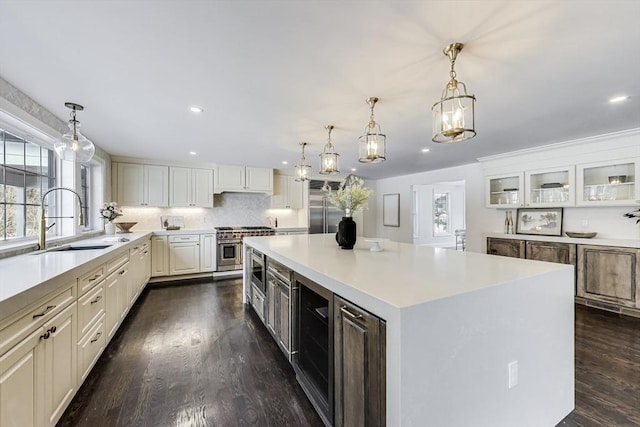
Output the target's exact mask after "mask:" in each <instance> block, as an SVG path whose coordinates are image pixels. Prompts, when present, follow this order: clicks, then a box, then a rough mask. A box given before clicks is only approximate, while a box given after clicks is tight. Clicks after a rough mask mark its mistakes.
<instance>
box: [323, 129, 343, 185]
mask: <svg viewBox="0 0 640 427" xmlns="http://www.w3.org/2000/svg"><path fill="white" fill-rule="evenodd" d="M325 129H326V130H327V132H328V133H329V139H328V140H327V144H326V145H325V146H324V149H323V150H322V154H320V173H321V174H322V175H335V174H338V173H340V170H339V169H338V156H340V155H339V154H338V153H336V148H335V147H334V146H333V143H332V142H331V131H332V130H333V125H328V126H327V127H325Z"/></svg>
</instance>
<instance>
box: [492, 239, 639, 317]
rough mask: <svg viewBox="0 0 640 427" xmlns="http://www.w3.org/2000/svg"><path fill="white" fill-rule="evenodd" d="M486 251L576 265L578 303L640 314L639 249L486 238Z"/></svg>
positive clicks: (636, 315) (635, 315) (633, 314)
mask: <svg viewBox="0 0 640 427" xmlns="http://www.w3.org/2000/svg"><path fill="white" fill-rule="evenodd" d="M487 253H488V254H492V255H501V256H508V257H515V258H526V259H532V260H537V261H547V262H557V263H562V264H570V265H574V266H576V302H579V303H582V304H586V305H588V306H592V307H597V308H601V309H604V310H609V311H614V312H617V313H622V314H627V315H630V316H634V317H640V263H639V261H640V249H638V248H627V247H617V246H602V245H587V244H585V245H582V244H575V243H566V242H547V241H539V240H526V239H517V238H516V239H511V238H499V237H487Z"/></svg>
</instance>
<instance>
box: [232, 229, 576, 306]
mask: <svg viewBox="0 0 640 427" xmlns="http://www.w3.org/2000/svg"><path fill="white" fill-rule="evenodd" d="M244 242H245V243H246V244H248V245H249V246H252V247H254V248H256V249H257V250H259V251H261V252H263V253H265V254H266V255H267V256H270V257H272V258H274V259H275V260H276V261H280V262H282V263H283V264H285V265H287V266H289V267H291V268H292V269H293V270H295V271H297V272H299V273H300V274H302V275H304V276H306V277H308V278H309V279H311V280H314V281H316V282H318V283H320V284H321V285H322V286H324V287H326V288H328V289H330V290H331V291H333V292H335V293H337V294H340V295H342V296H344V297H345V298H348V299H351V300H352V301H354V302H356V303H360V304H362V305H363V306H364V307H365V308H368V309H369V310H372V311H373V312H374V313H375V314H378V315H379V316H381V315H382V313H384V312H388V310H389V309H391V308H394V307H395V308H405V307H411V306H416V305H421V304H424V303H426V302H430V301H433V300H438V299H442V298H448V297H452V296H455V295H460V294H463V293H468V292H473V291H474V290H478V289H483V288H488V287H492V286H497V285H500V284H503V283H506V282H510V281H514V280H519V279H522V278H526V277H531V276H535V275H539V274H543V273H546V272H550V271H556V270H559V269H564V268H567V267H566V266H564V265H561V264H551V263H544V262H535V261H534V262H532V261H529V260H521V259H516V258H504V257H495V256H491V255H485V254H479V253H472V252H460V251H454V250H449V249H441V248H432V247H425V246H417V245H410V244H406V243H398V242H385V243H384V244H383V249H384V250H383V251H382V252H371V251H369V248H370V246H371V243H368V242H364V241H362V240H361V239H360V240H358V242H357V243H356V247H355V248H354V249H353V250H344V249H341V248H340V247H339V246H338V245H337V244H336V241H335V236H334V235H333V234H310V235H288V236H273V237H271V236H269V237H247V238H245V239H244Z"/></svg>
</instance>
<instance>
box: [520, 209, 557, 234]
mask: <svg viewBox="0 0 640 427" xmlns="http://www.w3.org/2000/svg"><path fill="white" fill-rule="evenodd" d="M516 234H537V235H540V236H562V208H539V209H533V208H531V209H530V208H524V209H518V217H517V220H516Z"/></svg>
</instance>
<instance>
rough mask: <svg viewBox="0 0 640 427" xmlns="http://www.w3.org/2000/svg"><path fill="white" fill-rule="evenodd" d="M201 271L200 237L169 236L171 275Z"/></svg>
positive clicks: (185, 235) (186, 235)
mask: <svg viewBox="0 0 640 427" xmlns="http://www.w3.org/2000/svg"><path fill="white" fill-rule="evenodd" d="M199 272H200V237H199V236H198V235H195V234H194V235H188V234H183V235H179V236H169V275H170V276H174V275H178V274H192V273H199Z"/></svg>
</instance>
